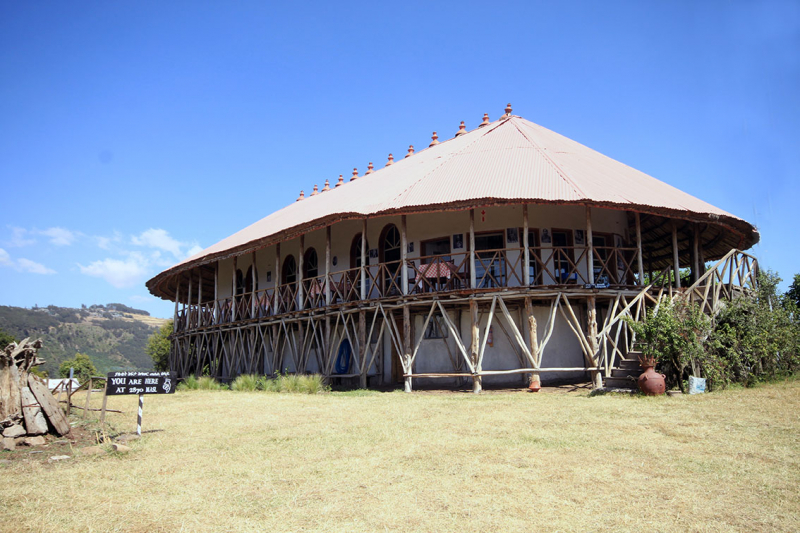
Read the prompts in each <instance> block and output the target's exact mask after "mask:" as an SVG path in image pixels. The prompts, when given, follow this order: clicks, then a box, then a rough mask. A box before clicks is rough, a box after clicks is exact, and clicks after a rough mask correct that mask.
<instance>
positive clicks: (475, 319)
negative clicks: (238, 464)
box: [147, 105, 759, 391]
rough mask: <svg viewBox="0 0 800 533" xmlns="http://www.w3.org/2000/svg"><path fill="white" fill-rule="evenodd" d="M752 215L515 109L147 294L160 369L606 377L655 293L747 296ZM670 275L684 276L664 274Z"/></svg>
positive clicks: (167, 276)
mask: <svg viewBox="0 0 800 533" xmlns="http://www.w3.org/2000/svg"><path fill="white" fill-rule="evenodd" d="M758 238H759V236H758V233H757V231H756V229H755V228H754V227H753V226H752V225H751V224H749V223H747V222H746V221H744V220H742V219H740V218H737V217H735V216H733V215H731V214H729V213H726V212H725V211H722V210H721V209H718V208H716V207H714V206H712V205H710V204H708V203H706V202H703V201H702V200H699V199H697V198H694V197H693V196H690V195H689V194H686V193H684V192H682V191H680V190H678V189H675V188H674V187H671V186H670V185H667V184H666V183H664V182H661V181H659V180H657V179H655V178H652V177H650V176H648V175H646V174H643V173H642V172H639V171H637V170H635V169H633V168H630V167H628V166H626V165H624V164H622V163H619V162H617V161H614V160H613V159H610V158H608V157H606V156H604V155H602V154H599V153H597V152H595V151H594V150H591V149H590V148H587V147H586V146H583V145H581V144H579V143H577V142H575V141H572V140H570V139H567V138H565V137H563V136H561V135H559V134H557V133H554V132H552V131H550V130H547V129H545V128H543V127H541V126H538V125H536V124H533V123H532V122H529V121H527V120H525V119H523V118H521V117H518V116H515V115H512V114H511V107H510V105H509V106H508V107H507V108H506V112H505V114H504V115H503V116H502V117H501V118H500V119H499V120H497V121H494V122H489V119H488V116H486V115H484V120H483V123H482V124H480V125H479V126H478V127H477V128H475V129H473V130H471V131H466V130H465V128H464V123H463V122H462V123H461V127H460V129H459V130H458V132H457V133H456V135H455V137H453V138H452V139H448V140H446V141H441V142H439V141H438V139H437V136H436V133H435V132H434V135H433V141H432V142H431V143H430V145H429V146H428V147H427V148H425V149H424V150H420V151H416V152H415V151H414V149H413V147H409V149H408V154H406V155H405V157H404V158H398V159H397V160H394V159H393V157H392V155H389V160H388V162H387V163H386V165H385V166H384V167H383V168H379V169H377V170H373V165H372V163H370V165H369V170H368V171H367V172H366V173H365V174H364V175H361V176H359V175H358V173H357V171H356V170H355V169H354V170H353V176H352V177H351V178H350V179H349V180H348V181H347V182H345V181H344V180H343V179H342V177H341V176H340V177H339V180H338V182H337V183H335V184H333V185H330V184H329V183H328V182H327V181H326V183H325V186H324V187H323V188H322V189H321V190H318V188H317V186H314V191H313V192H312V193H311V194H310V195H309V196H304V194H303V193H302V192H301V194H300V197H299V198H298V199H297V201H296V202H294V203H292V204H291V205H289V206H287V207H285V208H283V209H281V210H279V211H277V212H275V213H272V214H271V215H269V216H267V217H266V218H263V219H262V220H260V221H258V222H256V223H255V224H253V225H251V226H249V227H247V228H245V229H243V230H241V231H239V232H238V233H236V234H234V235H232V236H230V237H228V238H226V239H224V240H222V241H220V242H219V243H217V244H215V245H213V246H211V247H209V248H207V249H205V250H203V251H202V252H200V253H198V254H197V255H195V256H193V257H191V258H189V259H187V260H185V261H183V262H182V263H179V264H177V265H175V266H173V267H172V268H170V269H168V270H165V271H164V272H162V273H160V274H158V275H157V276H156V277H154V278H153V279H151V280H150V281H148V282H147V286H148V288H149V289H150V292H152V293H153V294H154V295H156V296H159V297H161V298H165V299H169V300H173V301H174V302H175V331H174V334H173V341H172V351H171V356H170V367H171V369H172V370H175V371H177V372H178V374H179V376H181V377H185V376H187V375H190V374H197V375H199V374H200V373H202V372H209V373H210V374H211V375H213V376H215V377H217V378H219V379H222V380H228V379H231V378H234V377H235V376H237V375H239V374H243V373H256V374H274V373H282V372H299V373H306V372H308V373H320V374H323V375H324V376H326V378H328V379H330V380H339V381H340V382H343V383H348V382H349V383H351V384H352V385H356V384H358V385H360V386H362V387H367V386H386V385H390V384H394V383H398V384H399V383H404V384H405V388H406V390H407V391H410V390H411V387H412V382H414V383H417V384H421V385H427V386H430V385H432V384H436V385H438V384H442V385H446V386H462V385H471V386H472V387H473V389H474V390H475V391H479V390H480V389H481V387H482V386H483V385H485V384H493V385H501V386H514V385H516V386H519V385H522V384H527V380H529V379H534V380H541V381H542V382H547V381H552V380H564V379H576V380H579V379H585V378H587V377H588V378H591V379H592V381H593V384H594V386H595V387H600V386H602V385H603V380H604V379H609V377H610V376H611V375H612V371H613V370H614V368H615V367H616V366H617V365H618V363H619V361H620V360H621V359H622V358H623V357H624V356H625V355H626V354H627V352H628V351H629V350H631V349H632V346H633V342H634V339H633V338H632V337H633V335H632V331H631V330H630V328H629V326H628V325H627V323H626V322H625V320H624V318H625V317H631V318H633V319H635V320H638V319H641V317H642V316H643V313H644V308H645V307H647V306H649V305H653V304H655V303H656V302H657V301H658V300H659V299H660V298H662V297H665V296H666V297H674V296H675V295H684V296H688V297H691V298H693V299H695V300H698V301H701V302H702V303H703V305H704V308H707V309H708V310H711V309H712V308H713V307H714V306H716V305H718V302H719V298H720V297H725V296H728V297H730V296H732V295H733V294H734V293H736V292H737V291H747V290H748V289H749V288H752V287H753V286H754V283H755V273H756V269H757V267H756V263H755V259H754V258H753V257H752V256H750V255H748V254H746V253H743V252H741V251H740V250H746V249H748V248H749V247H751V246H752V245H753V244H755V243H756V242H757V241H758ZM681 269H683V274H682V275H675V273H676V272H680V271H681Z"/></svg>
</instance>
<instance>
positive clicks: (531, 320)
mask: <svg viewBox="0 0 800 533" xmlns="http://www.w3.org/2000/svg"><path fill="white" fill-rule="evenodd" d="M528 331H529V332H530V339H531V355H532V356H533V360H534V361H535V362H536V366H537V367H538V366H539V365H540V363H541V360H540V358H539V338H538V335H537V333H536V317H535V316H533V314H532V313H529V314H528ZM540 382H541V380H540V379H539V372H538V371H537V372H532V373H531V384H532V385H533V384H534V383H540Z"/></svg>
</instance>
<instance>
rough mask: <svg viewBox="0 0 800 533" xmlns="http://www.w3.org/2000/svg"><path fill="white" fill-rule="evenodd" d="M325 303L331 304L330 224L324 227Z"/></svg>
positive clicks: (328, 330)
mask: <svg viewBox="0 0 800 533" xmlns="http://www.w3.org/2000/svg"><path fill="white" fill-rule="evenodd" d="M325 305H331V227H330V226H326V227H325ZM326 331H327V332H328V333H330V320H329V321H328V329H327V330H326ZM326 338H328V337H326ZM326 346H327V344H326Z"/></svg>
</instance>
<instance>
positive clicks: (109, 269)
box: [78, 253, 149, 289]
mask: <svg viewBox="0 0 800 533" xmlns="http://www.w3.org/2000/svg"><path fill="white" fill-rule="evenodd" d="M148 263H149V262H148V261H147V259H145V258H144V257H143V256H141V255H140V254H137V253H131V254H130V255H129V256H128V257H127V258H126V259H125V260H120V259H111V258H107V259H103V260H102V261H94V262H92V263H90V264H89V266H83V265H81V264H79V265H78V267H79V268H80V269H81V272H82V273H84V274H86V275H87V276H93V277H96V278H102V279H104V280H106V281H107V282H108V283H110V284H111V285H113V286H114V287H116V288H118V289H123V288H127V287H133V286H134V285H136V284H138V283H139V282H140V281H141V280H142V278H143V277H144V276H145V275H146V274H147V272H148V266H149V265H148Z"/></svg>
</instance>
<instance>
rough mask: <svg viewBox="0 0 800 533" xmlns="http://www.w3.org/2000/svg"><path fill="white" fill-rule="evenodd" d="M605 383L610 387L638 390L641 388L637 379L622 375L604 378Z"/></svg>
mask: <svg viewBox="0 0 800 533" xmlns="http://www.w3.org/2000/svg"><path fill="white" fill-rule="evenodd" d="M603 385H604V386H605V387H606V388H608V389H630V390H637V389H638V388H639V385H638V384H637V383H636V381H635V380H633V379H629V378H620V377H610V378H603Z"/></svg>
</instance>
